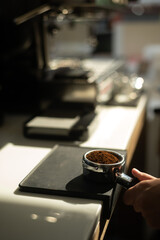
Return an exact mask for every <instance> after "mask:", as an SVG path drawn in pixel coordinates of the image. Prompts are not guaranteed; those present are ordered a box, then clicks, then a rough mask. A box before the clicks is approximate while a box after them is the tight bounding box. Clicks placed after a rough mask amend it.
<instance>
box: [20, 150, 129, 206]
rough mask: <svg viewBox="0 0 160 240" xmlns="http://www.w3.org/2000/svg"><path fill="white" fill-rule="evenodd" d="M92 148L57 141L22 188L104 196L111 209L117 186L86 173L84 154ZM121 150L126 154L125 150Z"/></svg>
mask: <svg viewBox="0 0 160 240" xmlns="http://www.w3.org/2000/svg"><path fill="white" fill-rule="evenodd" d="M92 149H93V148H85V147H78V146H69V145H56V146H55V147H54V148H53V149H52V150H51V152H50V153H49V154H48V155H47V156H46V157H45V158H44V159H43V160H42V161H41V162H40V163H39V164H38V165H37V166H36V167H35V168H34V169H33V170H32V171H31V172H30V173H29V174H28V175H27V176H26V177H25V178H24V179H23V180H22V181H21V182H20V184H19V187H20V190H21V191H25V192H33V193H43V194H53V195H58V196H70V197H80V198H86V199H94V200H95V199H97V200H102V201H104V202H105V207H106V208H107V209H110V208H111V203H112V200H113V199H112V198H113V193H114V190H115V186H113V185H106V184H98V183H94V182H90V181H89V180H86V178H85V177H84V176H83V168H82V156H83V154H84V153H85V152H86V151H89V150H92ZM117 151H118V152H120V153H121V154H123V155H125V151H119V150H117Z"/></svg>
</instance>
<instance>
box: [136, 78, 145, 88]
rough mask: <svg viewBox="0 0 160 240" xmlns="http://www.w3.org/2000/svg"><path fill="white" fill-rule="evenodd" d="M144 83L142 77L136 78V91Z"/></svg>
mask: <svg viewBox="0 0 160 240" xmlns="http://www.w3.org/2000/svg"><path fill="white" fill-rule="evenodd" d="M143 83H144V79H143V78H142V77H138V78H137V80H136V83H135V88H136V89H141V88H142V86H143Z"/></svg>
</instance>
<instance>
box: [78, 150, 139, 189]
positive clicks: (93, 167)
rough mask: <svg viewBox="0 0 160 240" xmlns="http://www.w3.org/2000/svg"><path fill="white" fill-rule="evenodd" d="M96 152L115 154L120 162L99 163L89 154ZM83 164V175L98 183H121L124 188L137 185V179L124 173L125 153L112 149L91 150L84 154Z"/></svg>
mask: <svg viewBox="0 0 160 240" xmlns="http://www.w3.org/2000/svg"><path fill="white" fill-rule="evenodd" d="M96 152H98V153H100V152H103V153H104V152H107V153H109V154H113V155H114V156H115V157H116V158H117V159H118V162H116V163H109V164H104V163H99V162H98V161H96V162H95V161H94V160H89V159H88V158H87V155H89V154H92V153H93V154H95V153H96ZM82 166H83V175H84V176H85V177H86V179H88V180H91V181H93V182H96V183H103V184H104V183H105V184H111V185H114V184H115V183H119V184H120V185H122V186H123V187H124V188H129V187H131V186H133V185H135V183H136V181H135V179H134V178H132V177H130V176H128V175H126V174H125V173H124V167H125V159H124V155H122V154H120V153H118V152H116V151H111V150H91V151H88V152H86V153H85V154H84V155H83V159H82Z"/></svg>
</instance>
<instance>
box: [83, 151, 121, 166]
mask: <svg viewBox="0 0 160 240" xmlns="http://www.w3.org/2000/svg"><path fill="white" fill-rule="evenodd" d="M86 157H87V159H88V160H90V161H92V162H96V163H101V164H113V163H117V162H119V159H118V157H116V156H115V155H114V154H112V153H110V152H107V151H93V152H90V153H88V154H87V156H86Z"/></svg>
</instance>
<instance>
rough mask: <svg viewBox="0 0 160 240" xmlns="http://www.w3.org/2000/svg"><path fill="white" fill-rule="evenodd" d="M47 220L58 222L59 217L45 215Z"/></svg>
mask: <svg viewBox="0 0 160 240" xmlns="http://www.w3.org/2000/svg"><path fill="white" fill-rule="evenodd" d="M45 221H46V222H49V223H56V222H57V218H55V217H52V216H46V217H45Z"/></svg>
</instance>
